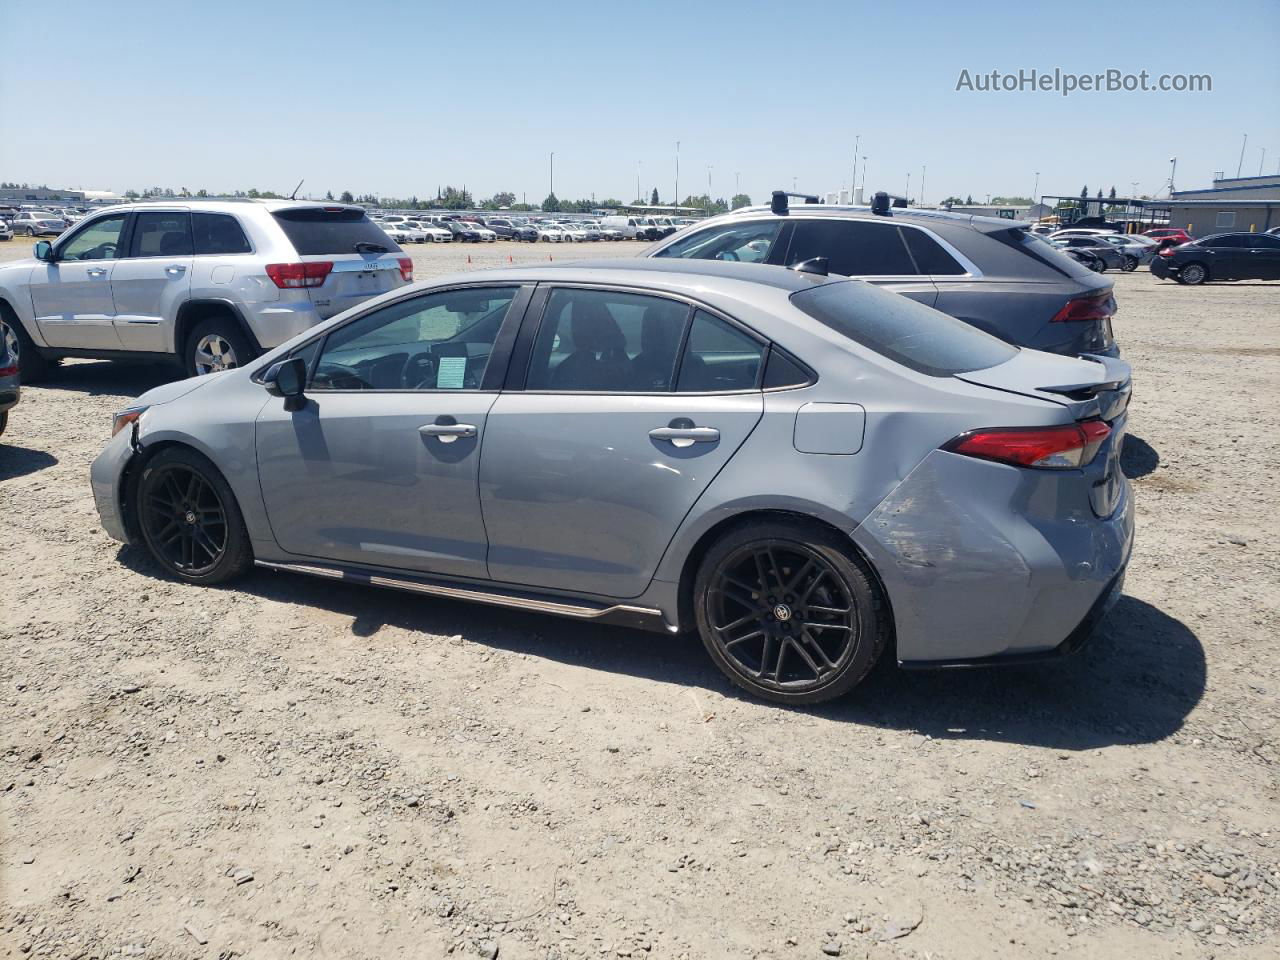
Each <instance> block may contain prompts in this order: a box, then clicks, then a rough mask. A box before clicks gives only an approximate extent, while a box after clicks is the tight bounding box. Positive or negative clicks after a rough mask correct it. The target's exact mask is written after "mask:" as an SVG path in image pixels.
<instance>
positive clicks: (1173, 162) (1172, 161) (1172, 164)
mask: <svg viewBox="0 0 1280 960" xmlns="http://www.w3.org/2000/svg"><path fill="white" fill-rule="evenodd" d="M1177 172H1178V158H1177V157H1170V158H1169V196H1170V197H1172V196H1173V175H1174V174H1175V173H1177Z"/></svg>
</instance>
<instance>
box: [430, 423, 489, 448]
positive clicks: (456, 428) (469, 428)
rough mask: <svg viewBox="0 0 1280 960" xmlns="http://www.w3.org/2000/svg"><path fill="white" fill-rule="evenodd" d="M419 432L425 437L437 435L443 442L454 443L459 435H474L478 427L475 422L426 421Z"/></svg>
mask: <svg viewBox="0 0 1280 960" xmlns="http://www.w3.org/2000/svg"><path fill="white" fill-rule="evenodd" d="M418 432H419V433H420V434H422V435H423V436H424V437H437V438H439V440H440V442H441V443H453V441H455V440H457V439H458V438H459V437H464V438H465V437H474V436H475V435H476V427H475V424H473V423H424V424H423V425H422V426H420V427H419V428H418Z"/></svg>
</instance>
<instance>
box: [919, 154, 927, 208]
mask: <svg viewBox="0 0 1280 960" xmlns="http://www.w3.org/2000/svg"><path fill="white" fill-rule="evenodd" d="M928 169H929V165H928V164H927V163H926V164H923V165H922V166H921V167H920V202H919V203H918V204H916V206H918V207H923V206H924V175H925V172H926V171H927V170H928Z"/></svg>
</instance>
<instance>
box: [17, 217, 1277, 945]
mask: <svg viewBox="0 0 1280 960" xmlns="http://www.w3.org/2000/svg"><path fill="white" fill-rule="evenodd" d="M26 249H27V244H26V243H24V242H19V243H16V244H13V245H8V244H0V259H4V258H10V257H12V256H16V255H17V254H18V253H19V252H21V251H25V250H26ZM638 249H639V245H638V244H627V243H619V244H594V245H592V246H591V247H590V248H587V249H578V248H573V249H572V250H571V251H565V250H563V249H562V248H560V247H550V248H549V249H548V245H546V244H540V245H537V246H533V245H529V246H524V245H521V246H514V247H513V246H512V245H511V244H507V243H499V244H494V245H489V246H484V247H478V248H477V247H471V246H467V247H455V246H448V247H427V248H414V250H413V251H412V253H413V255H414V258H415V260H416V261H417V263H418V276H419V277H420V278H422V277H425V276H430V275H433V274H437V273H440V272H445V271H447V270H451V269H454V268H456V267H458V266H464V267H465V266H466V264H465V258H466V257H467V256H470V257H471V258H472V260H473V264H472V266H484V265H496V264H497V263H505V262H506V261H507V257H508V256H509V255H510V256H514V257H516V259H517V262H519V261H520V260H524V259H545V257H546V256H548V255H550V256H554V257H556V259H562V258H564V259H568V258H570V257H571V256H573V255H581V254H582V253H584V252H586V253H589V254H590V255H593V256H594V255H624V254H631V253H634V252H635V251H636V250H638ZM1116 280H1117V287H1118V299H1119V301H1120V313H1119V316H1118V318H1117V321H1116V329H1117V333H1118V335H1119V336H1120V338H1121V340H1122V344H1123V347H1124V349H1125V355H1126V357H1127V358H1128V359H1129V360H1130V361H1131V362H1132V363H1133V364H1134V368H1135V381H1136V392H1135V397H1134V401H1133V408H1132V417H1131V430H1132V436H1131V438H1130V443H1129V445H1128V446H1127V448H1126V457H1125V462H1126V469H1127V470H1128V472H1129V473H1130V475H1131V476H1132V477H1133V478H1134V486H1135V495H1136V497H1137V503H1138V510H1139V533H1138V536H1139V540H1138V545H1137V548H1136V552H1135V554H1134V558H1133V562H1132V565H1131V567H1130V572H1129V577H1128V581H1127V583H1126V596H1125V597H1124V599H1123V600H1122V601H1121V602H1120V604H1119V605H1118V606H1117V607H1116V609H1115V611H1114V612H1113V613H1112V615H1111V617H1110V618H1109V620H1108V621H1107V623H1106V625H1105V628H1104V629H1103V631H1102V632H1101V634H1100V635H1099V636H1098V637H1097V638H1096V640H1095V642H1094V643H1093V644H1092V645H1091V646H1090V647H1088V648H1086V650H1085V651H1083V652H1082V653H1081V654H1079V655H1078V656H1076V657H1075V658H1072V659H1071V660H1068V661H1065V662H1062V663H1059V664H1054V665H1046V666H1042V667H1036V668H1024V669H1018V670H1010V671H1002V672H973V673H946V674H929V673H923V674H921V673H915V674H905V673H900V672H898V671H897V670H896V669H894V668H893V667H892V666H891V665H887V664H882V665H881V667H880V668H878V669H877V670H876V671H875V672H874V673H873V674H872V676H871V677H870V678H869V680H868V682H867V683H866V684H865V685H864V686H863V687H862V688H860V689H859V690H858V691H856V692H855V694H854V695H853V696H851V697H850V698H848V699H847V700H845V701H843V702H841V703H838V704H835V705H832V706H828V707H826V708H823V709H819V710H808V711H791V710H786V709H781V708H778V707H774V706H770V705H768V704H764V703H758V702H755V701H751V700H746V699H742V698H740V697H738V696H737V695H735V694H734V692H733V691H732V689H731V688H730V687H729V686H728V684H727V683H726V682H725V681H723V680H722V679H721V678H720V676H719V674H718V673H717V672H716V671H715V670H714V668H713V667H712V666H711V664H710V663H709V662H708V661H707V659H706V658H705V656H704V654H703V652H702V650H701V648H700V646H699V645H698V644H697V643H696V642H691V641H689V640H687V639H676V638H666V637H661V636H656V635H650V634H645V633H637V632H632V631H628V630H624V629H617V628H605V627H600V626H593V625H587V624H580V623H573V622H568V621H560V620H554V619H549V618H545V617H538V616H533V615H527V614H521V613H515V612H503V611H498V610H494V609H488V608H483V607H473V606H467V605H463V604H455V603H450V602H446V601H434V600H428V599H422V598H413V597H409V596H405V595H399V594H395V593H391V592H377V591H373V590H366V589H358V588H355V587H344V586H341V585H334V584H332V583H328V582H324V581H318V580H309V579H305V578H301V577H295V576H291V575H284V574H272V573H267V572H259V573H256V574H254V575H252V576H250V577H249V578H248V579H246V580H244V581H242V582H240V583H238V584H236V585H235V586H234V588H228V589H198V588H192V587H187V586H183V585H180V584H177V583H174V582H171V581H168V580H165V579H163V578H162V577H160V576H159V575H158V571H157V568H156V567H155V566H154V565H153V564H152V563H151V562H149V560H148V559H147V558H146V557H145V556H144V555H143V554H141V553H140V552H138V551H134V550H128V549H120V548H119V546H118V545H117V544H115V543H114V542H112V541H110V540H109V539H108V538H107V537H106V535H105V534H103V533H102V532H101V531H100V530H99V528H98V523H97V518H96V515H95V513H94V509H93V503H92V500H91V497H90V494H89V489H88V484H87V476H86V471H87V469H88V465H89V463H90V461H91V460H92V459H93V457H94V456H95V455H96V453H97V451H98V450H99V449H100V448H101V446H102V445H103V443H104V442H105V440H106V438H107V433H108V425H109V422H110V414H111V413H112V411H114V410H115V409H117V408H119V407H120V406H122V405H123V404H124V402H125V401H126V400H127V399H128V398H130V397H133V396H136V395H137V394H138V393H140V392H141V391H143V390H145V389H147V388H149V387H151V386H153V385H155V384H157V383H159V382H162V381H163V380H164V379H165V378H166V377H167V376H168V374H167V372H166V371H163V370H160V369H158V368H155V367H145V366H134V367H129V366H124V365H113V364H107V363H92V362H75V363H67V364H66V365H65V367H64V369H63V370H62V371H61V372H60V374H59V375H58V376H57V378H56V379H55V380H53V381H52V382H50V383H48V384H47V385H45V386H41V387H31V388H28V389H26V390H25V391H24V395H23V402H22V404H21V406H20V407H18V409H17V410H16V411H15V413H14V416H13V418H12V421H11V424H10V429H9V432H8V433H7V434H6V435H5V436H4V438H3V443H2V444H0V481H2V482H0V516H3V517H4V519H5V535H4V540H3V548H2V550H0V558H2V559H3V562H0V597H3V598H4V600H3V603H2V604H0V957H9V956H12V957H18V956H21V955H24V954H29V955H32V956H41V957H44V956H49V957H68V958H75V957H103V956H142V957H191V958H196V957H199V958H215V957H216V958H232V957H254V958H259V957H262V958H270V957H286V956H290V955H296V956H305V957H311V956H319V957H369V958H374V957H376V958H387V957H399V956H414V957H438V956H442V955H444V954H446V953H454V954H456V955H460V956H463V957H468V956H482V957H493V956H495V955H498V956H501V957H502V958H512V960H515V958H538V960H544V958H566V960H567V958H579V957H628V956H629V957H648V956H652V957H655V958H656V957H672V958H678V957H687V958H699V960H700V958H706V957H742V958H749V957H794V958H808V957H814V958H821V957H823V956H841V957H859V958H862V957H872V958H897V957H906V958H919V960H926V958H932V960H941V958H952V960H956V958H961V960H963V958H974V960H977V958H989V957H1020V958H1021V957H1045V956H1059V957H1079V958H1098V957H1124V958H1132V957H1163V956H1171V957H1188V958H1207V957H1219V958H1225V957H1232V958H1235V957H1245V958H1263V957H1268V958H1270V957H1275V956H1276V953H1277V950H1278V949H1280V932H1278V931H1280V853H1278V851H1277V841H1280V804H1278V803H1277V799H1278V797H1277V786H1278V781H1277V760H1278V759H1280V750H1278V748H1277V743H1276V735H1277V724H1278V722H1280V709H1278V704H1277V700H1278V697H1277V693H1278V691H1280V666H1278V664H1280V661H1278V660H1277V646H1278V638H1280V630H1278V629H1277V627H1278V625H1280V615H1278V614H1280V583H1278V575H1277V570H1280V551H1277V548H1276V543H1277V534H1280V520H1278V519H1277V517H1278V516H1280V495H1278V494H1277V488H1278V486H1280V485H1278V481H1280V476H1278V473H1280V413H1277V409H1278V407H1277V401H1278V400H1280V390H1278V389H1277V386H1278V385H1280V329H1278V328H1277V321H1278V320H1280V309H1278V308H1280V285H1277V284H1257V283H1240V284H1233V285H1221V286H1209V287H1206V288H1200V289H1185V288H1181V287H1178V286H1176V285H1174V284H1171V283H1161V282H1159V281H1157V280H1156V279H1155V278H1153V277H1152V276H1150V275H1149V274H1147V273H1145V272H1143V273H1137V274H1133V275H1122V276H1119V277H1117V278H1116Z"/></svg>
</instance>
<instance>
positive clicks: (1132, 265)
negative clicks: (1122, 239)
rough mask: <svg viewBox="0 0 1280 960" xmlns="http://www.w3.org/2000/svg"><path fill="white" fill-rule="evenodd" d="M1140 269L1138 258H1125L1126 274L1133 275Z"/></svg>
mask: <svg viewBox="0 0 1280 960" xmlns="http://www.w3.org/2000/svg"><path fill="white" fill-rule="evenodd" d="M1137 269H1138V258H1137V257H1134V256H1126V257H1125V258H1124V272H1125V273H1133V271H1135V270H1137Z"/></svg>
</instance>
